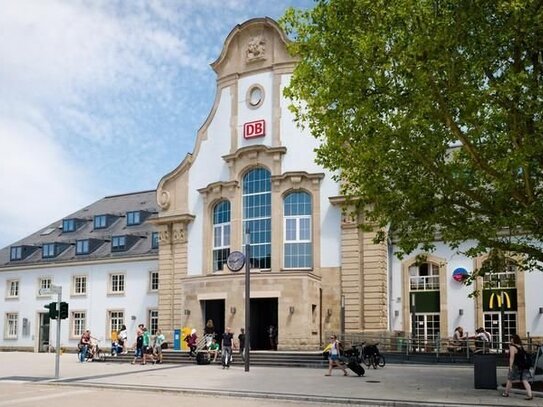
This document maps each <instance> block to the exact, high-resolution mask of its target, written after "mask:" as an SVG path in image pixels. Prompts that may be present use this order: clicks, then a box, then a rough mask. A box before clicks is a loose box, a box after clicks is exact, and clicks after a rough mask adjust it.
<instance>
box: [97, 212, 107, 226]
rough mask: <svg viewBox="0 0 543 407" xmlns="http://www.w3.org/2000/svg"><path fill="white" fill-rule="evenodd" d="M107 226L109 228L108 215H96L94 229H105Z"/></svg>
mask: <svg viewBox="0 0 543 407" xmlns="http://www.w3.org/2000/svg"><path fill="white" fill-rule="evenodd" d="M105 228H107V216H106V215H96V216H95V217H94V229H105Z"/></svg>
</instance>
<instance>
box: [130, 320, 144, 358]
mask: <svg viewBox="0 0 543 407" xmlns="http://www.w3.org/2000/svg"><path fill="white" fill-rule="evenodd" d="M143 328H144V325H143V324H139V325H138V329H136V353H135V354H134V360H133V361H132V364H133V365H135V364H136V361H137V360H138V359H142V360H143Z"/></svg>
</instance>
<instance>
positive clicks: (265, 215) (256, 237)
mask: <svg viewBox="0 0 543 407" xmlns="http://www.w3.org/2000/svg"><path fill="white" fill-rule="evenodd" d="M247 227H249V232H250V236H251V256H250V259H249V262H250V265H251V267H254V268H260V269H269V268H271V176H270V172H269V171H268V170H266V169H264V168H257V169H254V170H252V171H249V172H248V173H247V174H245V176H244V177H243V239H244V243H245V231H246V230H247Z"/></svg>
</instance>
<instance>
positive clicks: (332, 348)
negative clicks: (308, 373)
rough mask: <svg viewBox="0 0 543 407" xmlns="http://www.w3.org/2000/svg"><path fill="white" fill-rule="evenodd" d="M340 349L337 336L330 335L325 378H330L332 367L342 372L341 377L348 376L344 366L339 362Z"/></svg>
mask: <svg viewBox="0 0 543 407" xmlns="http://www.w3.org/2000/svg"><path fill="white" fill-rule="evenodd" d="M340 348H341V343H340V342H339V341H338V339H337V336H336V335H332V336H331V337H330V343H329V344H328V346H327V349H329V351H328V352H329V353H328V373H326V374H325V376H332V369H333V368H334V365H335V366H337V367H339V368H340V369H341V370H343V376H348V375H349V373H347V370H346V369H345V366H343V365H342V364H341V363H340V361H339V356H340Z"/></svg>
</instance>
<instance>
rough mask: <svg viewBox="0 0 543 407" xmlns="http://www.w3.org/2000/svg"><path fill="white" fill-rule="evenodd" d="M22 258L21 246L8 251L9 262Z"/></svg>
mask: <svg viewBox="0 0 543 407" xmlns="http://www.w3.org/2000/svg"><path fill="white" fill-rule="evenodd" d="M22 258H23V247H22V246H14V247H12V248H11V250H10V256H9V259H10V260H21V259H22Z"/></svg>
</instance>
